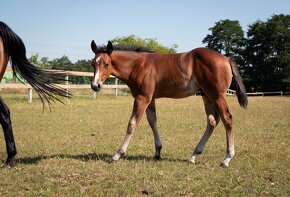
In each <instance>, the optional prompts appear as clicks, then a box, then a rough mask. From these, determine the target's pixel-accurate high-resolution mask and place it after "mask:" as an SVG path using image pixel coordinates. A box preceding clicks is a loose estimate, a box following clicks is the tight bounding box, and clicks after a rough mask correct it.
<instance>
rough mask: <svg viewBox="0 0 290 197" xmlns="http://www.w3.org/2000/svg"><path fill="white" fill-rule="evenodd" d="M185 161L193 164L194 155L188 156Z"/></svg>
mask: <svg viewBox="0 0 290 197" xmlns="http://www.w3.org/2000/svg"><path fill="white" fill-rule="evenodd" d="M187 162H188V163H190V164H195V157H194V156H192V157H190V158H189V159H188V160H187Z"/></svg>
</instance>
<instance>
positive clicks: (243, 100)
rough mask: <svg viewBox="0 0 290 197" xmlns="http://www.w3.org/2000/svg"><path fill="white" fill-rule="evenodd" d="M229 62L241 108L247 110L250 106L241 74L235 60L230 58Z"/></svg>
mask: <svg viewBox="0 0 290 197" xmlns="http://www.w3.org/2000/svg"><path fill="white" fill-rule="evenodd" d="M229 62H230V65H231V68H232V74H233V84H234V86H235V89H236V94H237V96H238V101H239V104H240V106H241V107H243V108H247V105H248V98H247V92H246V89H245V86H244V84H243V81H242V78H241V76H240V74H239V71H238V68H237V64H236V61H235V59H234V58H232V57H230V58H229Z"/></svg>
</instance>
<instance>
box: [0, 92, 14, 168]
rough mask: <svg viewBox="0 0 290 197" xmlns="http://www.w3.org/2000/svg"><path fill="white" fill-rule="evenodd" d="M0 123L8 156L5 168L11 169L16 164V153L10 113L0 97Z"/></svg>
mask: <svg viewBox="0 0 290 197" xmlns="http://www.w3.org/2000/svg"><path fill="white" fill-rule="evenodd" d="M0 123H1V125H2V128H3V131H4V137H5V142H6V150H7V155H8V157H7V160H6V162H5V166H8V167H13V166H15V164H16V161H15V155H16V154H17V151H16V147H15V142H14V137H13V132H12V124H11V119H10V111H9V108H8V107H7V105H6V104H5V103H4V101H3V99H2V98H1V97H0Z"/></svg>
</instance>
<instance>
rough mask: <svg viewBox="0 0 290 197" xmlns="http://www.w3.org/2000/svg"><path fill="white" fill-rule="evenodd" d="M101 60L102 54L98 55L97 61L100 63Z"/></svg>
mask: <svg viewBox="0 0 290 197" xmlns="http://www.w3.org/2000/svg"><path fill="white" fill-rule="evenodd" d="M100 61H101V55H98V56H96V63H97V64H99V63H100Z"/></svg>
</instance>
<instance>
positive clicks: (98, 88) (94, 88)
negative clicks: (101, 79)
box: [91, 83, 101, 92]
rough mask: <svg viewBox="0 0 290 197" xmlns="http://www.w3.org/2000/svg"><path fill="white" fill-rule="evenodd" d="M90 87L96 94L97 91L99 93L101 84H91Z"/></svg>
mask: <svg viewBox="0 0 290 197" xmlns="http://www.w3.org/2000/svg"><path fill="white" fill-rule="evenodd" d="M91 87H92V89H93V90H94V91H95V92H98V91H100V89H101V84H99V83H91Z"/></svg>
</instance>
